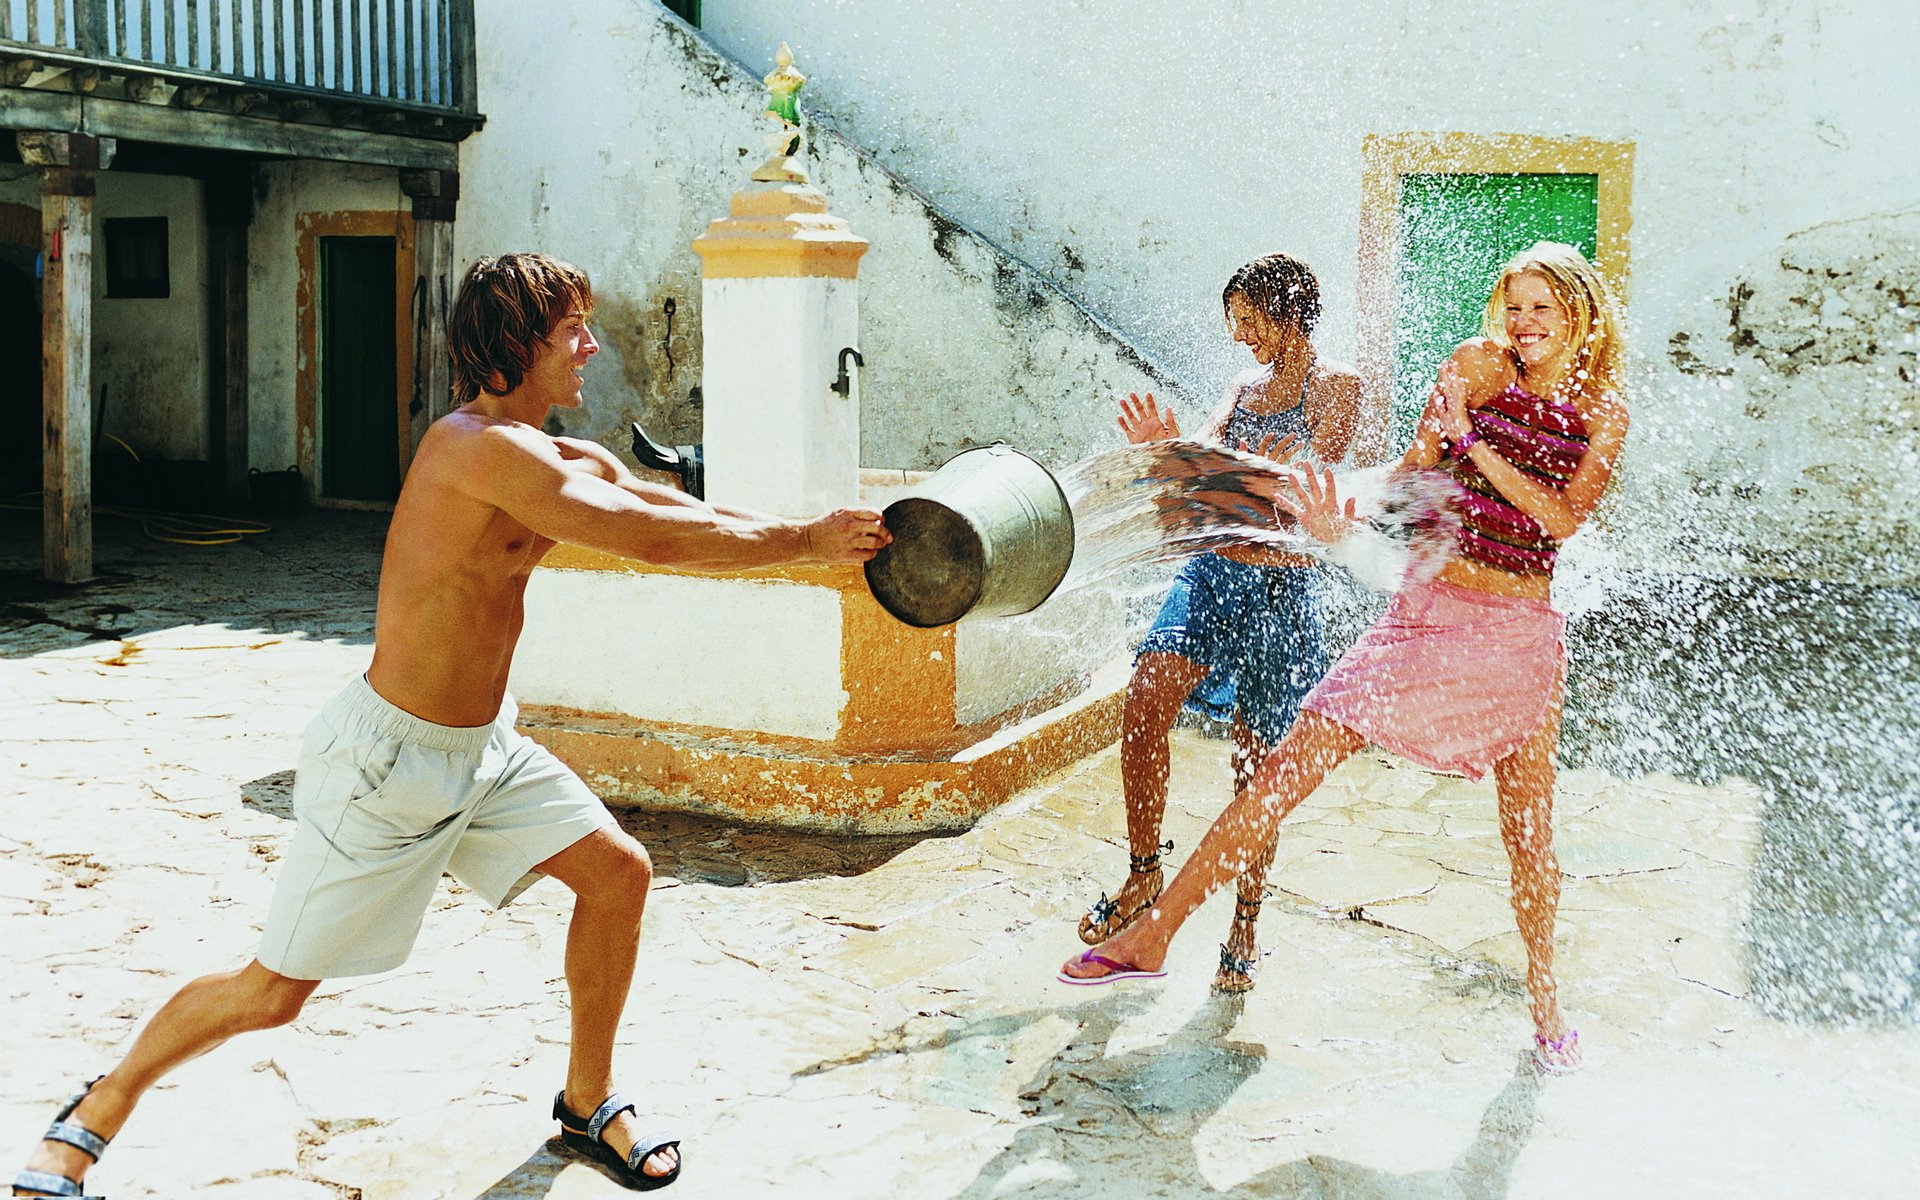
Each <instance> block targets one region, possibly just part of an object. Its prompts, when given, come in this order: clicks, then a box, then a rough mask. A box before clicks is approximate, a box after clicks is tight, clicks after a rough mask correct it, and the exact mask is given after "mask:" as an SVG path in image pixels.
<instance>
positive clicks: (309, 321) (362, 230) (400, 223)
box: [293, 210, 415, 509]
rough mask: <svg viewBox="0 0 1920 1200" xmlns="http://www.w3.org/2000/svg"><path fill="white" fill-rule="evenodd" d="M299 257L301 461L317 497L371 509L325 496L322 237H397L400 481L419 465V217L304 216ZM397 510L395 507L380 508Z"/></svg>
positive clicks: (296, 379) (297, 220)
mask: <svg viewBox="0 0 1920 1200" xmlns="http://www.w3.org/2000/svg"><path fill="white" fill-rule="evenodd" d="M293 228H294V254H295V255H296V257H297V259H298V262H299V267H300V277H299V280H298V282H297V283H296V284H295V288H294V321H295V325H296V328H297V330H298V343H297V344H298V347H299V351H298V358H297V360H296V362H295V365H294V375H293V413H294V436H295V439H296V453H295V461H296V462H297V463H298V464H299V466H300V473H301V474H302V475H304V476H306V478H307V480H308V485H307V486H308V488H309V489H310V491H311V493H312V498H313V499H315V500H317V501H320V502H322V503H325V504H328V505H330V506H341V507H349V506H350V507H365V506H364V505H359V504H353V505H348V503H347V502H344V501H332V500H328V499H327V498H326V497H324V496H322V495H321V494H320V476H319V473H318V472H317V471H316V469H315V468H316V465H317V463H318V462H319V442H320V435H319V426H318V415H319V407H320V402H319V397H320V351H319V345H320V314H319V303H320V265H319V264H320V244H319V243H320V239H321V238H323V237H390V238H392V239H393V255H394V262H393V273H394V279H393V298H394V306H393V322H394V330H393V335H394V342H393V345H394V355H393V357H394V364H393V366H394V399H395V403H394V421H395V422H396V424H397V426H398V429H399V433H400V477H401V478H402V479H405V478H406V476H407V468H408V466H410V465H411V464H412V462H413V451H414V445H413V418H412V415H411V414H409V413H408V412H407V404H408V402H409V400H411V399H412V396H413V275H414V246H415V235H414V227H413V214H412V213H410V212H407V211H405V210H393V211H372V212H303V213H298V214H296V215H295V216H294V219H293ZM374 507H377V508H383V509H384V508H391V507H392V505H389V504H381V505H375V506H374Z"/></svg>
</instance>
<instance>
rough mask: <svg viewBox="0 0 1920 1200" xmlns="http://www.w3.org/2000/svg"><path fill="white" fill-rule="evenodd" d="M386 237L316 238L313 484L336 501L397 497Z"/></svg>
mask: <svg viewBox="0 0 1920 1200" xmlns="http://www.w3.org/2000/svg"><path fill="white" fill-rule="evenodd" d="M394 253H395V250H394V240H393V239H392V238H390V237H323V238H321V239H320V253H319V259H320V330H319V332H320V339H319V342H320V344H319V352H320V482H321V494H322V495H324V496H328V497H331V498H333V499H336V500H372V501H386V500H393V499H395V498H396V497H398V496H399V495H400V409H399V393H398V386H397V384H396V382H395V380H396V377H397V376H396V370H395V367H396V362H395V357H394V354H395V345H394V271H395V261H394Z"/></svg>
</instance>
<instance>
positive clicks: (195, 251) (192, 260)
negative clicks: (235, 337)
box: [93, 170, 210, 462]
mask: <svg viewBox="0 0 1920 1200" xmlns="http://www.w3.org/2000/svg"><path fill="white" fill-rule="evenodd" d="M99 188H100V190H99V194H98V196H97V198H96V199H95V201H94V242H93V252H94V253H93V279H94V288H93V297H94V299H93V304H94V308H93V391H94V396H95V397H96V399H97V400H101V399H102V393H103V392H104V398H103V403H104V408H103V409H102V410H100V411H101V414H102V415H101V419H100V428H101V429H102V430H103V431H105V432H107V433H111V434H114V435H116V436H118V437H121V438H124V439H125V440H126V441H127V442H128V444H130V445H132V446H133V447H134V448H135V449H136V450H138V451H139V452H140V453H142V454H158V455H160V456H161V457H163V458H172V459H187V460H198V461H202V462H204V461H207V459H208V457H209V454H208V441H207V438H208V423H207V400H208V393H207V389H208V387H209V386H210V385H209V383H208V376H207V267H206V262H207V249H206V218H205V216H204V214H203V209H202V201H201V197H200V183H199V181H198V180H194V179H181V178H177V177H173V176H166V175H129V174H127V173H125V172H122V173H120V174H115V173H114V172H112V171H110V170H109V171H102V172H100V175H99ZM108 217H165V218H166V219H167V275H168V294H167V297H166V298H165V299H164V300H161V299H155V300H124V299H122V300H110V299H108V298H107V256H106V253H105V250H106V239H105V226H104V225H102V224H101V222H102V221H104V220H105V219H106V218H108Z"/></svg>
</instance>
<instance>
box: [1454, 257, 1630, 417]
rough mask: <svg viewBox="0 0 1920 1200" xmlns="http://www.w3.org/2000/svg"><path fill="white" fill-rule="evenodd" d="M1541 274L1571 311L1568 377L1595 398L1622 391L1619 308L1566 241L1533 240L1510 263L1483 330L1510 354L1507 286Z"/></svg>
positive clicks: (1504, 269) (1603, 283)
mask: <svg viewBox="0 0 1920 1200" xmlns="http://www.w3.org/2000/svg"><path fill="white" fill-rule="evenodd" d="M1528 274H1531V275H1538V276H1539V277H1540V278H1542V279H1544V280H1546V282H1547V287H1548V288H1550V289H1551V290H1552V292H1553V294H1554V298H1555V299H1557V300H1559V301H1560V303H1561V305H1562V306H1563V307H1565V308H1566V310H1567V323H1568V325H1569V326H1571V328H1572V333H1573V337H1572V341H1573V349H1572V355H1573V363H1572V364H1571V366H1570V368H1569V374H1570V375H1571V376H1572V377H1573V378H1574V379H1576V380H1578V381H1580V386H1581V389H1582V390H1583V391H1586V392H1588V393H1590V394H1593V395H1599V394H1601V393H1604V392H1611V391H1616V390H1618V388H1619V386H1620V367H1621V362H1620V359H1621V344H1620V306H1619V304H1618V302H1617V301H1615V300H1614V298H1613V291H1612V289H1611V288H1609V287H1608V286H1607V281H1606V279H1605V278H1604V277H1603V276H1602V275H1601V274H1600V272H1599V271H1598V270H1597V269H1596V268H1595V267H1594V265H1593V264H1592V263H1590V262H1588V261H1587V256H1586V255H1584V254H1582V253H1580V251H1578V250H1576V249H1575V248H1574V247H1572V246H1569V245H1566V244H1565V243H1563V242H1535V243H1534V244H1533V245H1531V246H1529V247H1527V248H1526V249H1525V250H1522V251H1521V252H1520V253H1518V254H1516V255H1514V256H1513V257H1512V258H1510V259H1508V260H1507V265H1506V266H1504V267H1502V268H1501V269H1500V279H1499V281H1498V282H1497V283H1495V284H1494V285H1493V294H1492V295H1491V296H1488V297H1487V312H1486V317H1485V320H1484V321H1483V323H1482V332H1483V333H1484V334H1485V335H1486V336H1487V337H1489V338H1491V339H1492V340H1493V341H1494V343H1495V344H1496V345H1498V346H1499V347H1500V348H1501V349H1502V350H1505V351H1506V352H1507V353H1509V354H1512V353H1513V352H1514V347H1513V343H1512V342H1511V341H1510V340H1509V339H1508V338H1507V283H1508V281H1509V280H1511V279H1513V278H1514V277H1515V276H1517V275H1528Z"/></svg>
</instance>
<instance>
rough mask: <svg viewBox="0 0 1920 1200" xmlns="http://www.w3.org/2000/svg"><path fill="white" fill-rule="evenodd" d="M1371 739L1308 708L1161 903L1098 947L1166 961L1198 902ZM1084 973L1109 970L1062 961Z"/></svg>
mask: <svg viewBox="0 0 1920 1200" xmlns="http://www.w3.org/2000/svg"><path fill="white" fill-rule="evenodd" d="M1366 744H1367V740H1366V739H1365V738H1363V737H1361V736H1360V735H1359V734H1357V733H1355V732H1354V731H1353V730H1351V729H1348V728H1347V727H1346V726H1344V725H1341V724H1338V723H1336V722H1334V721H1331V720H1328V719H1327V718H1326V717H1323V716H1321V715H1320V714H1319V713H1316V712H1303V713H1301V714H1300V719H1299V720H1298V721H1296V722H1295V723H1294V726H1293V728H1292V729H1291V730H1290V731H1288V733H1287V736H1286V737H1284V738H1282V739H1281V741H1280V745H1279V746H1277V747H1276V748H1275V749H1274V751H1273V753H1272V754H1269V755H1268V756H1267V760H1266V761H1265V762H1263V763H1262V764H1260V768H1259V770H1258V771H1256V772H1255V773H1254V780H1253V786H1252V787H1251V788H1249V789H1248V790H1247V792H1245V793H1244V794H1242V795H1239V796H1236V797H1234V799H1233V802H1232V803H1231V804H1229V805H1227V808H1226V811H1225V812H1222V813H1221V814H1220V817H1219V819H1218V820H1216V821H1214V823H1213V825H1212V827H1211V828H1209V829H1208V830H1207V832H1206V835H1205V836H1204V837H1202V838H1201V839H1200V844H1199V845H1197V846H1195V847H1194V848H1193V853H1192V854H1190V855H1188V856H1187V861H1186V865H1185V866H1183V867H1181V868H1180V873H1179V874H1178V875H1176V876H1174V880H1173V882H1172V883H1171V884H1169V885H1168V886H1167V890H1166V891H1165V892H1164V893H1163V894H1162V895H1161V897H1160V903H1158V904H1156V905H1154V906H1153V911H1152V912H1151V913H1148V914H1147V915H1146V916H1145V917H1143V918H1142V919H1140V920H1138V921H1135V922H1134V923H1133V924H1132V925H1129V926H1128V927H1127V929H1126V931H1125V932H1124V933H1121V934H1119V935H1117V936H1115V937H1114V938H1112V939H1111V940H1110V941H1108V942H1106V943H1105V944H1104V945H1101V946H1099V947H1097V948H1096V949H1097V952H1098V953H1099V954H1100V955H1102V956H1103V957H1105V958H1109V959H1112V960H1114V961H1115V962H1122V963H1127V964H1129V965H1131V966H1134V967H1138V968H1140V969H1141V970H1143V971H1157V970H1159V969H1160V968H1161V966H1163V965H1164V964H1165V963H1166V961H1167V946H1168V944H1169V943H1171V942H1172V941H1173V935H1174V934H1175V933H1177V932H1179V930H1180V926H1181V925H1183V924H1185V923H1186V920H1187V918H1188V917H1190V916H1192V915H1193V913H1194V910H1195V909H1198V908H1199V907H1200V906H1201V905H1202V904H1204V903H1206V900H1207V898H1208V897H1209V896H1211V895H1213V893H1214V892H1215V891H1217V890H1218V889H1219V888H1220V887H1221V886H1222V885H1223V884H1225V883H1226V882H1227V881H1228V880H1230V879H1235V878H1238V877H1239V876H1241V875H1244V874H1245V873H1246V872H1247V871H1248V870H1249V869H1250V868H1251V867H1253V865H1254V864H1255V863H1256V862H1258V861H1259V860H1260V857H1261V855H1262V854H1263V853H1264V852H1265V851H1266V850H1267V848H1268V847H1270V846H1271V845H1272V844H1273V839H1274V836H1275V834H1276V832H1277V831H1278V830H1279V827H1280V822H1281V820H1282V819H1283V818H1284V817H1285V816H1286V815H1287V814H1288V813H1290V812H1292V811H1293V810H1294V809H1295V808H1296V807H1297V806H1298V805H1299V803H1300V802H1301V801H1302V800H1305V799H1306V798H1307V797H1308V796H1309V795H1311V794H1312V792H1313V789H1314V788H1317V787H1319V786H1320V781H1321V780H1323V779H1325V778H1326V777H1327V774H1328V772H1330V771H1332V770H1333V769H1334V768H1335V767H1337V766H1339V765H1340V764H1341V763H1343V762H1345V761H1346V760H1347V758H1348V757H1349V756H1351V755H1352V754H1353V753H1354V751H1356V750H1358V749H1360V748H1361V747H1362V746H1364V745H1366ZM1062 969H1063V970H1065V971H1066V973H1067V974H1069V975H1073V976H1075V977H1077V978H1081V979H1090V978H1095V977H1097V976H1099V975H1102V974H1105V973H1107V968H1105V967H1102V966H1100V965H1099V964H1097V963H1083V962H1081V961H1079V960H1078V959H1075V960H1071V961H1069V962H1068V963H1067V964H1066V965H1065V967H1063V968H1062Z"/></svg>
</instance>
